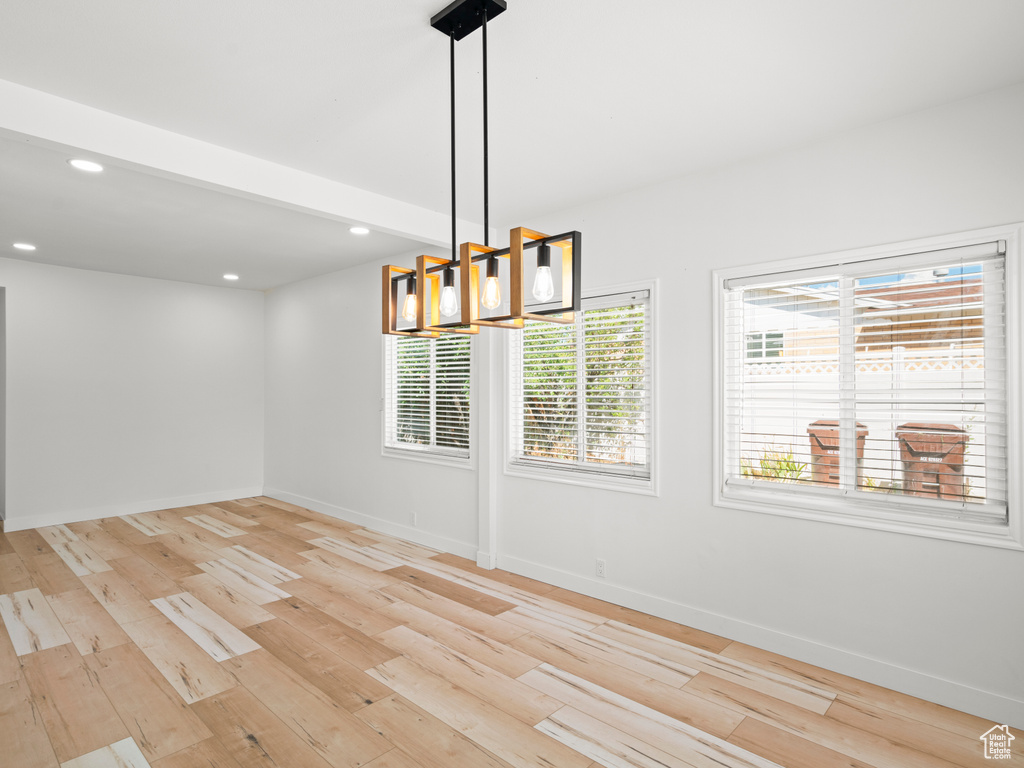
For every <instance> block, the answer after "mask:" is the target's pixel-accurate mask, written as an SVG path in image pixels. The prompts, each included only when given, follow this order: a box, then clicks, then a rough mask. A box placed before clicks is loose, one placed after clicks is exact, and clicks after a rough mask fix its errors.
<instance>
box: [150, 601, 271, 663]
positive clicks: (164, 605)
mask: <svg viewBox="0 0 1024 768" xmlns="http://www.w3.org/2000/svg"><path fill="white" fill-rule="evenodd" d="M152 602H153V605H154V606H155V607H156V608H157V610H159V611H160V612H161V613H162V614H163V615H164V616H166V617H167V618H168V619H170V620H171V621H172V622H174V624H175V625H176V626H177V627H178V629H180V630H181V631H182V632H184V633H185V634H186V635H188V636H189V637H190V638H191V639H192V641H193V642H194V643H195V644H196V645H198V646H199V647H200V648H202V649H203V650H204V651H206V652H207V653H208V654H210V657H211V658H213V659H214V660H215V661H227V660H228V659H232V658H234V657H235V656H240V655H242V654H243V653H249V652H250V651H255V650H258V649H259V645H257V644H256V643H254V642H253V641H252V639H251V638H249V637H248V636H247V635H245V634H243V633H242V631H241V630H239V629H236V628H235V627H233V626H232V625H231V624H230V623H229V622H228V621H227V620H225V619H222V618H221V617H220V616H218V615H217V614H216V613H214V612H213V611H212V610H210V608H209V607H207V606H206V605H204V604H203V603H202V602H201V601H200V600H199V599H198V598H197V597H195V596H194V595H190V594H188V593H187V592H182V593H180V594H177V595H170V596H169V597H161V598H159V599H157V600H153V601H152Z"/></svg>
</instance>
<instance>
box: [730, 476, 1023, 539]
mask: <svg viewBox="0 0 1024 768" xmlns="http://www.w3.org/2000/svg"><path fill="white" fill-rule="evenodd" d="M714 505H715V506H716V507H727V508H730V509H741V510H744V511H747V512H759V513H766V514H769V515H779V516H781V517H793V518H798V519H801V520H812V521H815V522H821V523H832V524H836V525H848V526H853V527H856V528H870V529H873V530H877V531H887V532H890V533H900V534H907V535H911V536H923V537H926V538H932V539H943V540H945V541H956V542H960V543H964V544H979V545H982V546H987V547H997V548H1000V549H1014V550H1024V541H1022V537H1021V531H1020V520H1019V515H1018V516H1017V517H1018V519H1016V520H1015V519H1014V515H1015V513H1014V511H1013V510H1012V508H1011V511H1010V522H1009V525H1000V524H997V523H981V522H977V523H975V522H966V521H957V520H948V519H941V518H933V519H929V518H927V517H925V516H924V515H921V514H914V513H910V512H905V511H902V510H901V511H887V510H884V509H881V508H878V509H877V510H876V509H873V508H871V507H870V506H868V505H860V504H857V505H854V504H851V503H849V502H848V501H846V500H844V499H842V498H840V497H835V498H829V497H827V496H817V495H816V496H813V497H809V498H808V497H802V498H801V497H797V496H796V495H795V494H787V493H786V492H784V491H775V490H766V489H763V488H726V489H722V488H721V487H716V489H715V498H714Z"/></svg>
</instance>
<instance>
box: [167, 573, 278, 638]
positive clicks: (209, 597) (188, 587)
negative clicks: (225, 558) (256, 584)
mask: <svg viewBox="0 0 1024 768" xmlns="http://www.w3.org/2000/svg"><path fill="white" fill-rule="evenodd" d="M181 586H182V587H183V588H184V589H185V591H186V592H189V593H190V594H193V595H195V596H196V597H197V598H199V600H200V602H202V603H204V604H205V605H208V606H209V607H210V608H212V609H213V610H214V611H215V612H216V613H217V615H218V616H221V617H223V618H225V619H227V620H228V621H229V622H230V623H231V624H232V625H234V626H235V627H238V628H239V629H242V628H244V627H251V626H252V625H253V624H259V623H260V622H261V621H269V620H271V619H273V618H274V615H273V614H272V613H268V612H267V611H265V610H264V609H263V608H261V607H260V606H258V605H256V603H254V602H252V601H251V600H247V599H246V598H245V597H244V596H242V595H241V594H240V593H239V592H237V591H236V590H233V589H231V587H229V586H227V585H226V584H223V583H222V582H220V581H217V579H215V578H213V576H211V575H210V574H208V573H200V574H199V575H198V576H189V577H188V578H187V579H182V580H181Z"/></svg>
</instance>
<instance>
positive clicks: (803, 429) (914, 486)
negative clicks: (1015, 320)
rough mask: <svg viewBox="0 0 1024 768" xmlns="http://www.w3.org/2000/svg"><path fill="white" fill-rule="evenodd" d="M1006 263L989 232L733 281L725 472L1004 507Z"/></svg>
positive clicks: (999, 510) (871, 496)
mask: <svg viewBox="0 0 1024 768" xmlns="http://www.w3.org/2000/svg"><path fill="white" fill-rule="evenodd" d="M1003 270H1004V258H1003V256H1002V255H1001V251H1000V244H999V243H989V244H981V245H975V246H970V247H966V248H959V249H958V248H953V249H944V250H942V251H935V252H932V253H930V254H911V255H907V256H901V257H893V258H891V259H885V260H875V261H872V262H867V263H860V264H851V265H845V266H844V265H836V266H833V267H828V268H826V269H822V270H816V271H814V272H809V271H803V272H801V273H800V274H799V275H798V277H799V278H800V279H798V280H794V281H787V280H786V279H784V275H774V276H773V275H763V276H761V277H760V278H759V280H752V279H744V280H743V281H736V282H734V283H732V284H730V285H727V287H726V290H725V297H724V298H725V302H724V307H725V317H724V341H725V346H726V349H725V354H724V389H725V391H724V420H723V423H724V425H725V435H724V440H723V447H724V453H725V455H724V457H723V458H724V466H725V467H726V484H727V485H739V486H744V485H746V486H753V487H764V488H769V487H774V488H775V489H776V490H790V491H793V490H794V489H799V488H803V489H806V490H807V491H813V492H824V493H833V494H840V495H843V496H844V497H846V498H847V499H848V500H849V501H850V502H851V503H853V504H865V505H871V506H872V507H875V508H877V507H879V505H881V507H882V508H892V509H894V510H899V511H907V510H910V511H913V512H920V513H923V514H927V515H928V516H938V517H945V518H949V519H955V520H966V521H975V522H1002V521H1005V519H1006V498H1007V493H1006V486H1007V484H1006V466H1007V464H1006V338H1005V289H1004V283H1003ZM780 278H782V279H780ZM768 340H773V341H775V342H776V348H775V349H773V348H771V347H769V346H768ZM779 340H781V344H779V343H778V341H779ZM769 484H771V486H769Z"/></svg>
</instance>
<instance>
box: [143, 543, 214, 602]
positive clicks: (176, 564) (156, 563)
mask: <svg viewBox="0 0 1024 768" xmlns="http://www.w3.org/2000/svg"><path fill="white" fill-rule="evenodd" d="M166 535H167V534H164V536H166ZM171 535H173V534H171ZM159 538H161V537H154V541H153V543H151V544H143V545H141V546H138V547H135V548H134V551H135V554H137V555H138V556H139V557H141V558H142V559H143V560H145V561H146V562H147V563H149V564H150V565H152V566H153V567H154V568H156V569H157V570H158V571H160V572H161V573H162V574H163V575H164V576H166V577H167V578H169V579H171V580H172V581H178V580H180V579H185V578H188V577H189V576H195V575H196V574H197V573H202V571H201V570H200V569H199V568H197V567H196V566H195V564H194V563H192V562H191V561H189V560H186V559H185V558H183V557H181V556H180V555H179V554H178V553H177V552H175V551H174V550H173V549H171V548H170V547H168V546H167V545H166V544H164V543H163V542H162V541H159V540H156V539H159ZM151 599H152V598H151Z"/></svg>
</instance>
